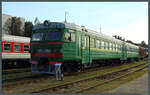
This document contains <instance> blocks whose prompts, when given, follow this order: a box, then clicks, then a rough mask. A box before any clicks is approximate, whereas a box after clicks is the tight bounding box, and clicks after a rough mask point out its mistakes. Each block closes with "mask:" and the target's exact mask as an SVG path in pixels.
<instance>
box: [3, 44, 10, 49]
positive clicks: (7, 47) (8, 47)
mask: <svg viewBox="0 0 150 95" xmlns="http://www.w3.org/2000/svg"><path fill="white" fill-rule="evenodd" d="M3 46H4V51H10V50H11V45H10V44H9V43H4V44H3Z"/></svg>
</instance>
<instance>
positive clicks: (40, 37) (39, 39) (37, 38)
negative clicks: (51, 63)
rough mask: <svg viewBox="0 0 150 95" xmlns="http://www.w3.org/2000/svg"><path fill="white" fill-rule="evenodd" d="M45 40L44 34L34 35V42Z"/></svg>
mask: <svg viewBox="0 0 150 95" xmlns="http://www.w3.org/2000/svg"><path fill="white" fill-rule="evenodd" d="M42 38H43V33H34V34H33V35H32V41H41V40H42Z"/></svg>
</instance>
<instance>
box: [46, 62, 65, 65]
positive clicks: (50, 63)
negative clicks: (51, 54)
mask: <svg viewBox="0 0 150 95" xmlns="http://www.w3.org/2000/svg"><path fill="white" fill-rule="evenodd" d="M47 63H48V64H49V65H55V64H62V62H59V61H50V62H47Z"/></svg>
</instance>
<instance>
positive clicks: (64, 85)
mask: <svg viewBox="0 0 150 95" xmlns="http://www.w3.org/2000/svg"><path fill="white" fill-rule="evenodd" d="M145 64H146V63H143V64H139V65H136V66H132V67H130V68H125V69H121V70H118V71H113V72H109V73H106V74H104V75H100V76H94V77H89V78H86V79H81V80H77V81H73V82H67V83H65V84H61V85H56V86H54V87H49V88H45V89H41V90H38V91H34V92H31V93H39V92H45V91H56V90H57V89H60V88H67V87H68V86H70V85H74V84H76V83H80V82H85V81H89V80H93V79H100V78H104V77H105V76H109V75H112V74H115V73H118V72H123V71H127V70H130V69H132V68H136V67H139V66H142V65H145Z"/></svg>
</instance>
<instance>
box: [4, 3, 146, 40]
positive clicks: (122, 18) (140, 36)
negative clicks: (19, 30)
mask: <svg viewBox="0 0 150 95" xmlns="http://www.w3.org/2000/svg"><path fill="white" fill-rule="evenodd" d="M65 12H67V14H66V19H67V22H71V23H75V24H77V25H80V26H81V25H83V26H85V27H86V28H89V29H92V30H95V31H97V32H101V33H103V34H106V35H109V36H112V35H119V36H121V37H123V38H125V39H126V40H131V41H133V42H135V43H141V41H145V42H146V43H148V2H2V14H8V15H11V16H17V17H23V18H25V20H26V21H31V22H33V23H34V20H35V18H36V17H38V19H39V21H40V22H43V21H44V20H50V21H54V22H64V20H65ZM100 27H101V28H100ZM100 30H101V31H100Z"/></svg>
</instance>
